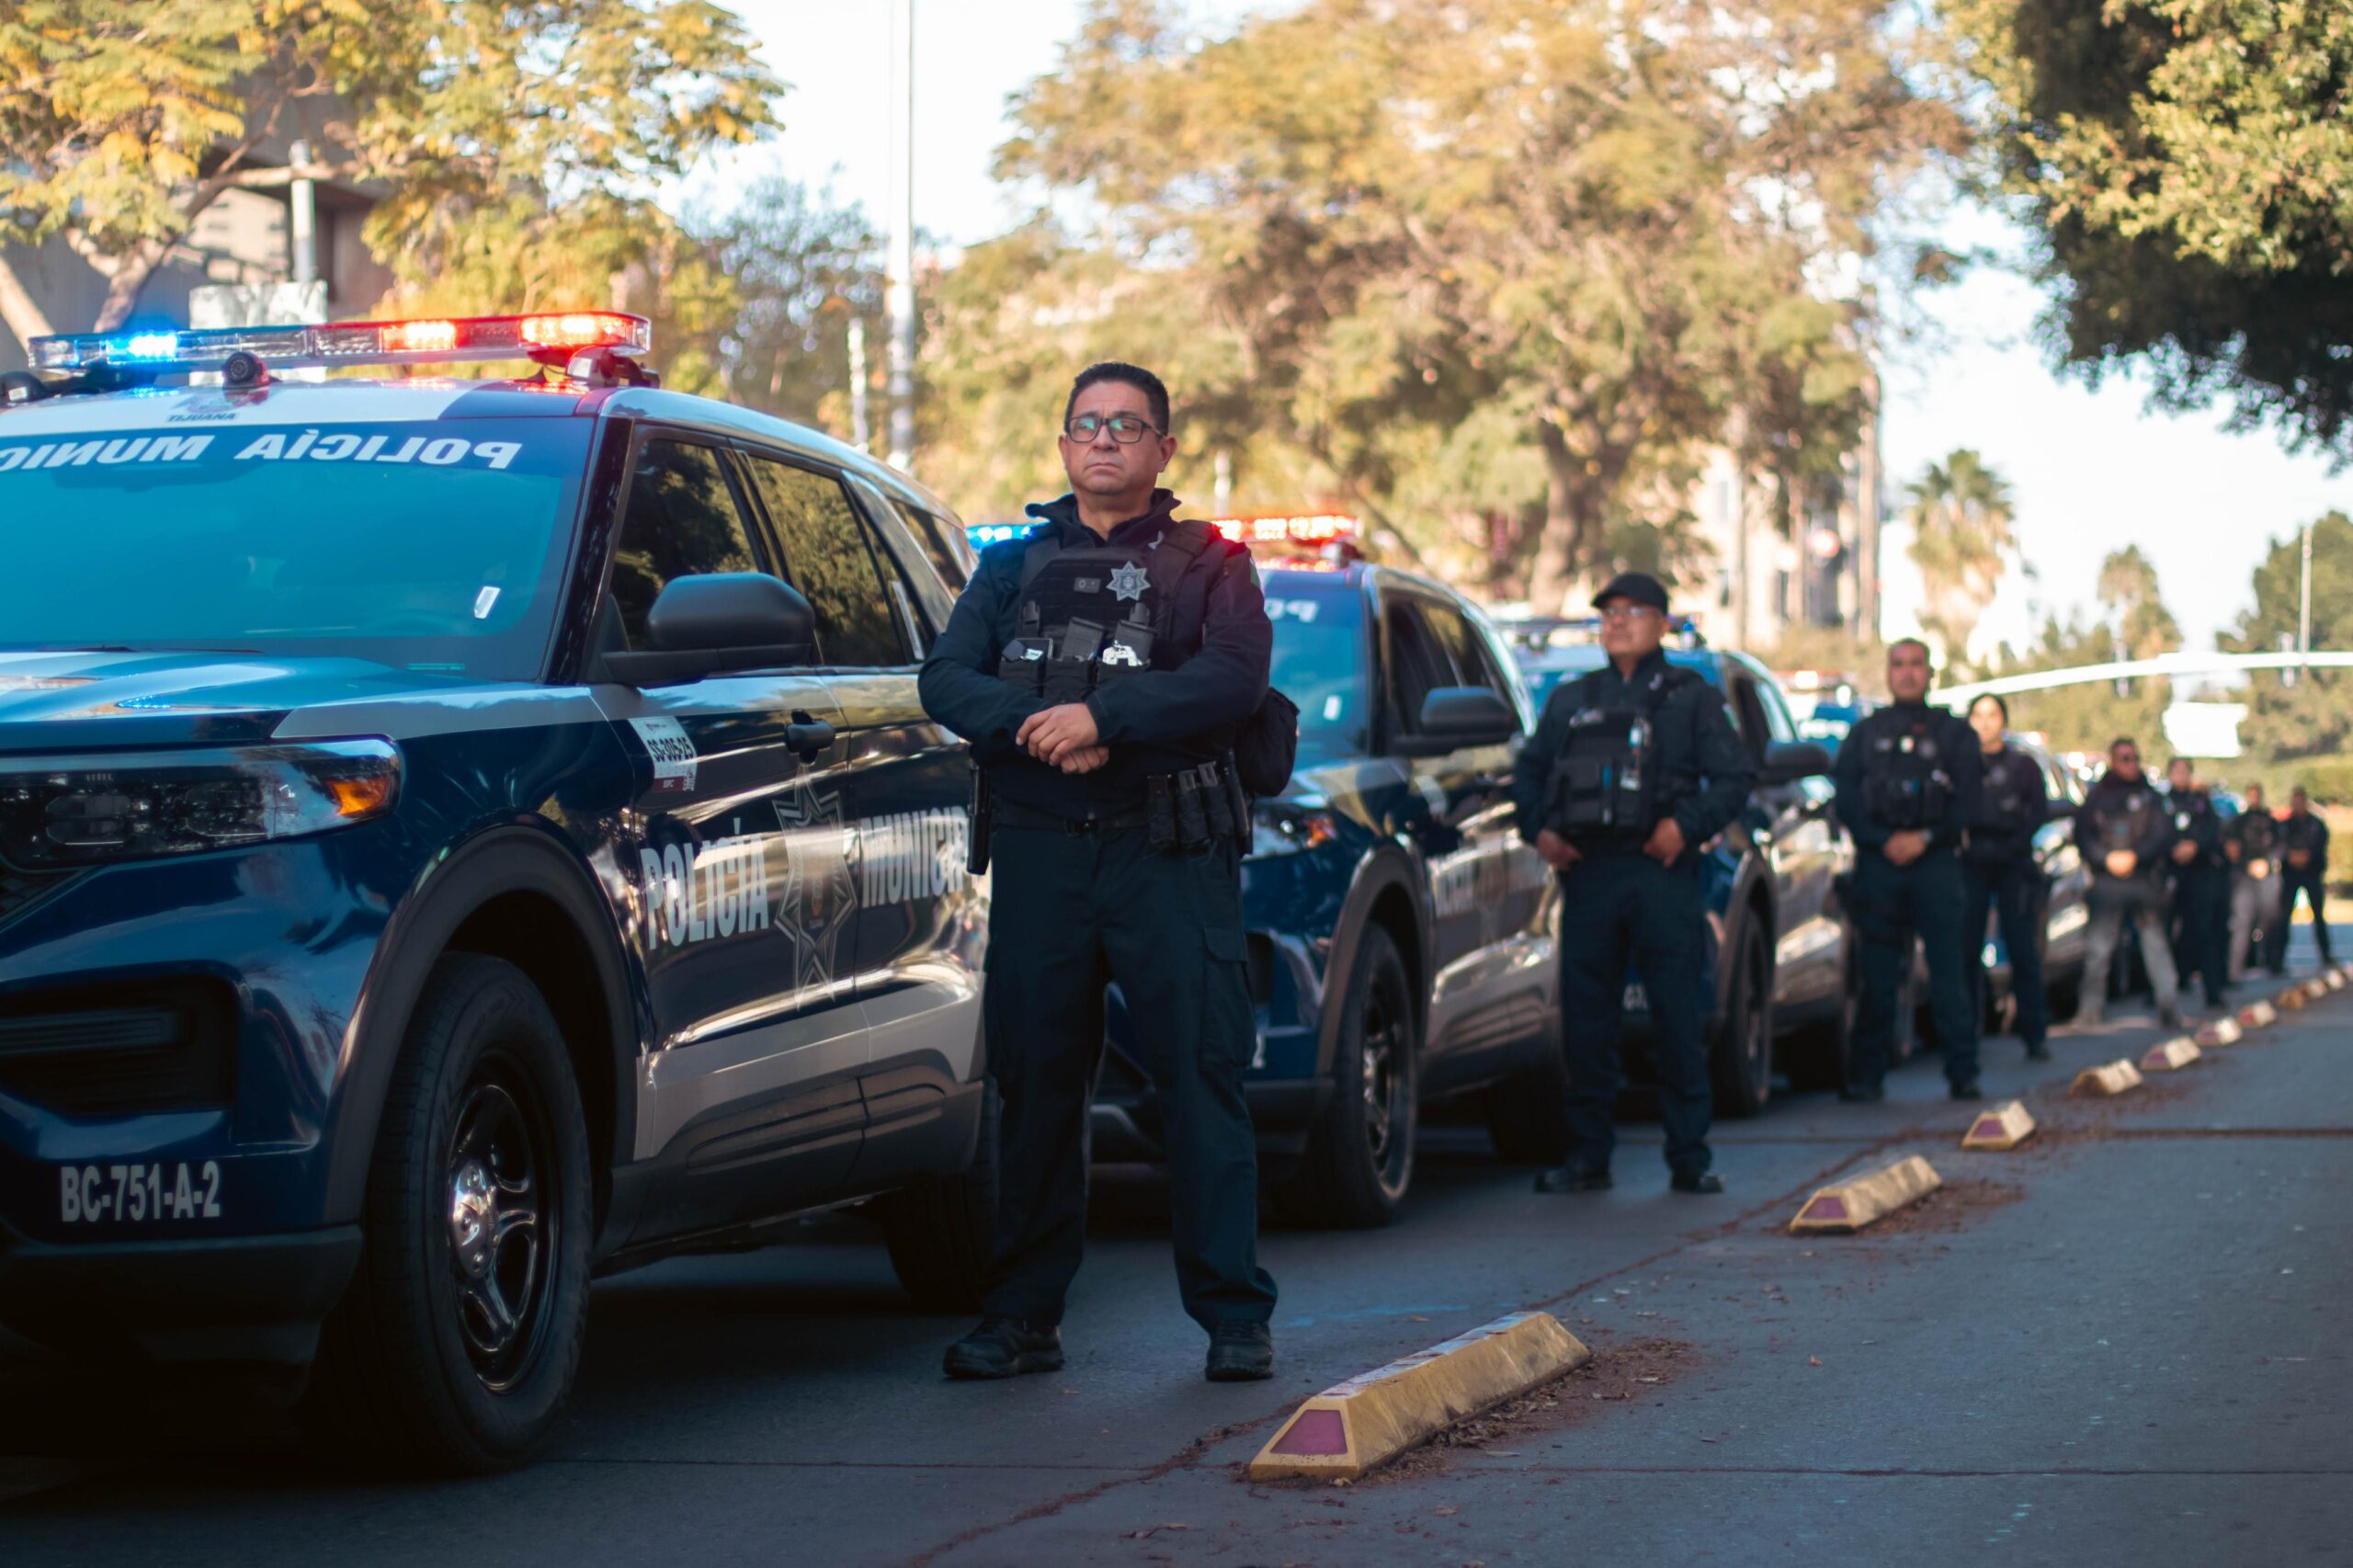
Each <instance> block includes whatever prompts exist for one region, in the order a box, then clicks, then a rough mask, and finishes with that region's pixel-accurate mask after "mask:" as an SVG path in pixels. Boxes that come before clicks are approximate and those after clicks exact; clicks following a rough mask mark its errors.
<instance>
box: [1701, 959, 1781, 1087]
mask: <svg viewBox="0 0 2353 1568" xmlns="http://www.w3.org/2000/svg"><path fill="white" fill-rule="evenodd" d="M1708 1075H1709V1078H1710V1079H1711V1082H1712V1083H1713V1084H1714V1085H1715V1091H1716V1114H1717V1115H1719V1116H1722V1117H1726V1118H1730V1119H1744V1118H1747V1117H1752V1116H1755V1115H1756V1114H1758V1113H1759V1112H1761V1111H1762V1110H1763V1109H1764V1108H1765V1102H1766V1101H1767V1100H1768V1099H1770V1098H1772V1097H1773V968H1772V958H1771V955H1769V954H1768V953H1767V952H1766V950H1765V934H1764V933H1763V932H1761V931H1759V930H1757V929H1756V926H1755V925H1754V924H1753V923H1751V924H1749V925H1748V926H1747V929H1746V930H1745V931H1744V932H1743V933H1742V935H1741V938H1740V947H1739V949H1738V950H1737V954H1736V957H1735V961H1734V968H1733V974H1732V989H1731V990H1730V991H1729V992H1728V993H1727V994H1726V995H1725V998H1724V1016H1723V1017H1722V1019H1720V1020H1719V1021H1718V1023H1717V1026H1716V1038H1715V1040H1714V1043H1713V1044H1712V1045H1711V1046H1710V1048H1709V1051H1708Z"/></svg>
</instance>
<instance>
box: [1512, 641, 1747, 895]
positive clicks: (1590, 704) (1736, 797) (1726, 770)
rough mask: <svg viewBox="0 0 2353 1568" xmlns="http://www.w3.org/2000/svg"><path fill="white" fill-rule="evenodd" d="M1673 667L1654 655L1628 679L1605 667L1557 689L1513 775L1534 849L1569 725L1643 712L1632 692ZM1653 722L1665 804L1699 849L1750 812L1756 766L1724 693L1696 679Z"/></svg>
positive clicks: (1522, 831) (1515, 799)
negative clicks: (1597, 711) (1593, 712)
mask: <svg viewBox="0 0 2353 1568" xmlns="http://www.w3.org/2000/svg"><path fill="white" fill-rule="evenodd" d="M1668 667H1669V666H1668V665H1667V662H1666V655H1665V653H1651V654H1649V655H1648V656H1646V657H1645V658H1643V660H1642V661H1641V662H1640V663H1638V664H1637V665H1635V666H1634V673H1633V674H1632V675H1631V676H1621V675H1620V674H1619V673H1618V666H1617V665H1615V664H1608V665H1602V666H1601V668H1599V669H1597V670H1594V671H1591V672H1589V673H1588V674H1586V675H1583V676H1579V677H1577V678H1576V679H1575V680H1564V681H1563V682H1562V683H1561V684H1560V685H1558V686H1556V687H1553V688H1552V696H1550V697H1548V698H1546V699H1545V700H1544V712H1543V714H1542V716H1541V717H1540V718H1539V719H1538V720H1537V722H1536V733H1535V734H1534V735H1533V736H1532V737H1531V738H1530V739H1529V743H1528V744H1527V745H1526V746H1524V747H1522V748H1521V750H1520V754H1519V764H1518V767H1517V769H1516V770H1515V771H1514V773H1513V776H1512V787H1511V797H1512V806H1513V809H1514V811H1515V812H1516V815H1517V818H1518V824H1519V835H1520V836H1521V837H1522V838H1524V839H1526V840H1527V841H1528V842H1529V843H1530V844H1533V843H1535V842H1536V835H1538V834H1540V833H1541V832H1542V831H1543V830H1544V809H1545V805H1546V803H1547V800H1548V798H1549V796H1550V795H1551V793H1552V767H1553V765H1554V764H1555V763H1557V762H1558V761H1559V760H1560V757H1561V748H1562V746H1563V745H1564V744H1567V742H1568V738H1569V721H1570V720H1572V719H1574V718H1575V717H1576V716H1577V715H1578V714H1579V713H1581V712H1583V711H1585V710H1586V709H1588V708H1634V707H1641V706H1643V704H1642V703H1639V702H1637V701H1636V700H1635V692H1636V691H1637V690H1638V689H1639V688H1640V687H1642V686H1643V685H1644V683H1646V682H1649V681H1652V680H1654V679H1656V678H1658V677H1660V676H1664V675H1665V674H1666V672H1667V670H1668ZM1654 728H1655V729H1656V731H1657V733H1658V762H1659V767H1660V769H1661V777H1662V778H1663V779H1664V780H1665V792H1664V794H1663V796H1662V799H1663V800H1664V801H1665V802H1666V806H1667V814H1668V815H1670V816H1672V817H1673V818H1674V819H1675V825H1676V827H1677V830H1679V831H1680V832H1681V833H1682V835H1683V842H1684V843H1686V844H1688V845H1689V846H1691V847H1692V848H1694V849H1697V848H1698V847H1699V846H1700V845H1702V844H1705V843H1706V842H1707V841H1708V840H1709V839H1711V838H1713V837H1714V836H1715V835H1718V834H1720V833H1722V831H1723V830H1724V829H1725V828H1726V827H1727V826H1729V825H1730V824H1732V822H1733V819H1734V818H1736V817H1738V816H1739V815H1740V813H1741V812H1742V811H1743V810H1744V809H1745V807H1746V806H1747V804H1748V793H1749V791H1750V790H1754V789H1756V762H1755V761H1754V760H1753V759H1752V758H1751V757H1750V756H1749V755H1748V748H1747V747H1746V746H1745V745H1744V744H1741V739H1740V733H1739V732H1738V731H1736V730H1734V729H1733V727H1732V720H1731V718H1730V717H1729V716H1728V715H1726V713H1725V712H1724V703H1723V698H1722V694H1721V693H1719V692H1718V691H1717V690H1716V688H1715V687H1712V686H1710V685H1709V684H1708V683H1707V682H1706V681H1705V680H1703V679H1701V678H1700V677H1699V676H1697V675H1693V676H1691V677H1690V678H1689V679H1688V680H1686V681H1684V682H1683V683H1682V684H1681V685H1679V686H1677V687H1676V688H1674V689H1673V690H1671V691H1669V692H1667V693H1666V695H1665V698H1664V699H1662V700H1661V701H1660V703H1659V705H1658V709H1657V711H1656V713H1655V714H1654Z"/></svg>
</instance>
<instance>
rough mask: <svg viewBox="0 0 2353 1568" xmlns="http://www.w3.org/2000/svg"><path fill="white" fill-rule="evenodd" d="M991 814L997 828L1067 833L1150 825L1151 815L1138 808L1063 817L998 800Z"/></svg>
mask: <svg viewBox="0 0 2353 1568" xmlns="http://www.w3.org/2000/svg"><path fill="white" fill-rule="evenodd" d="M993 814H994V818H995V825H996V826H998V827H1018V828H1035V829H1041V830H1044V831H1046V832H1060V833H1068V834H1082V833H1111V832H1120V831H1122V830H1126V829H1131V828H1139V827H1150V826H1151V825H1152V818H1151V814H1150V813H1149V812H1145V811H1144V810H1143V809H1142V808H1141V807H1138V808H1133V809H1131V810H1128V811H1120V812H1104V813H1103V814H1101V815H1099V816H1091V817H1066V816H1059V815H1057V814H1055V813H1054V812H1041V811H1040V810H1039V809H1038V808H1037V807H1035V806H1025V805H1022V804H1021V803H1020V802H1018V801H998V802H996V807H995V812H994V813H993Z"/></svg>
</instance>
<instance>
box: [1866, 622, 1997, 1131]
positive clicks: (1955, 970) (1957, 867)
mask: <svg viewBox="0 0 2353 1568" xmlns="http://www.w3.org/2000/svg"><path fill="white" fill-rule="evenodd" d="M1887 690H1888V696H1889V697H1890V698H1891V699H1893V700H1892V701H1890V702H1889V703H1888V705H1887V706H1886V707H1884V708H1881V709H1876V710H1873V711H1872V712H1870V714H1868V715H1867V716H1865V717H1864V718H1863V719H1862V720H1861V722H1859V723H1857V724H1856V725H1855V727H1854V728H1853V729H1852V730H1850V731H1848V732H1847V738H1846V740H1845V741H1844V742H1842V743H1840V744H1839V747H1838V759H1837V765H1836V768H1835V769H1834V770H1833V777H1834V778H1836V781H1837V785H1838V820H1839V821H1840V822H1842V823H1844V824H1846V827H1847V832H1848V833H1850V834H1852V835H1854V839H1855V846H1856V851H1857V853H1856V857H1855V871H1854V878H1853V882H1852V886H1851V889H1850V891H1849V892H1848V894H1847V909H1848V913H1849V914H1851V915H1853V916H1854V921H1855V926H1856V927H1857V931H1858V934H1859V936H1860V937H1862V949H1863V953H1862V959H1863V990H1862V1000H1861V1006H1860V1007H1859V1009H1858V1011H1857V1015H1856V1018H1855V1049H1854V1056H1853V1059H1852V1061H1851V1062H1849V1063H1848V1069H1847V1086H1846V1087H1845V1088H1844V1089H1843V1090H1841V1091H1840V1092H1839V1096H1838V1097H1839V1098H1841V1099H1844V1100H1854V1101H1870V1100H1877V1099H1882V1098H1884V1097H1885V1096H1886V1093H1887V1090H1886V1083H1885V1081H1886V1078H1887V1059H1888V1055H1889V1046H1890V1045H1891V1043H1892V1042H1893V1040H1894V1036H1895V1009H1896V1006H1897V1004H1898V1002H1899V1000H1900V999H1901V997H1902V994H1903V992H1904V979H1905V977H1906V974H1907V972H1908V971H1910V969H1911V967H1912V944H1913V937H1914V936H1915V933H1916V935H1917V936H1918V937H1919V942H1920V946H1921V947H1922V948H1923V949H1926V950H1927V957H1928V995H1929V1002H1930V1011H1931V1012H1932V1013H1933V1014H1934V1016H1935V1018H1936V1026H1937V1039H1938V1042H1939V1043H1940V1044H1941V1045H1943V1047H1944V1052H1945V1080H1946V1082H1947V1084H1949V1085H1950V1088H1951V1092H1952V1097H1953V1098H1955V1099H1957V1100H1973V1099H1977V1098H1979V1097H1981V1091H1980V1090H1979V1088H1978V1086H1977V1010H1976V1006H1975V1005H1974V998H1973V994H1972V986H1971V984H1970V971H1971V970H1972V969H1974V968H1975V967H1976V963H1977V954H1978V950H1979V949H1980V948H1982V947H1983V946H1984V929H1985V927H1984V918H1985V916H1984V909H1985V905H1984V902H1983V901H1982V900H1981V901H1980V902H1978V903H1975V904H1974V905H1972V904H1971V903H1970V902H1969V889H1968V879H1967V877H1966V876H1965V875H1964V874H1963V872H1962V869H1961V836H1962V835H1963V833H1964V832H1966V831H1967V828H1968V826H1969V824H1971V823H1973V822H1975V821H1976V820H1977V819H1978V815H1979V805H1978V787H1979V785H1980V783H1981V781H1982V778H1983V774H1984V769H1983V767H1982V766H1981V765H1980V763H1979V761H1978V756H1979V746H1978V741H1977V737H1976V736H1975V735H1974V734H1972V733H1971V732H1970V728H1969V726H1968V725H1967V724H1966V723H1964V722H1962V721H1961V720H1960V719H1958V718H1956V717H1954V716H1953V715H1952V714H1950V713H1948V712H1946V711H1945V710H1943V709H1941V708H1930V707H1929V706H1928V705H1927V695H1928V645H1927V643H1925V642H1921V641H1920V640H1919V639H1917V638H1915V637H1907V638H1904V640H1903V641H1901V642H1896V643H1894V644H1893V645H1891V646H1890V647H1889V649H1888V650H1887ZM1972 910H1973V911H1974V917H1975V920H1976V922H1977V924H1976V926H1975V927H1974V928H1973V929H1972V927H1971V925H1970V915H1971V912H1972Z"/></svg>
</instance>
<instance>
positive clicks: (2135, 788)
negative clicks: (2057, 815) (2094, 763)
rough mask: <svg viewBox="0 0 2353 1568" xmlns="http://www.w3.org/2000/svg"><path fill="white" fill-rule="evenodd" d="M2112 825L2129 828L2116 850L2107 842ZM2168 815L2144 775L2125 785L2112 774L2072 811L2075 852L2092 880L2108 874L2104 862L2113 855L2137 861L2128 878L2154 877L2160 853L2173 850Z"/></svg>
mask: <svg viewBox="0 0 2353 1568" xmlns="http://www.w3.org/2000/svg"><path fill="white" fill-rule="evenodd" d="M2112 822H2114V823H2127V824H2131V825H2130V827H2129V828H2128V829H2127V830H2126V831H2127V833H2128V835H2129V836H2127V837H2126V838H2125V840H2124V842H2122V843H2120V844H2119V843H2114V842H2111V841H2110V839H2109V828H2108V824H2110V823H2112ZM2173 839H2174V825H2173V814H2172V813H2171V812H2167V811H2166V810H2165V799H2164V797H2162V796H2160V795H2159V794H2158V793H2157V791H2156V788H2155V786H2154V785H2152V784H2151V783H2150V782H2149V780H2148V777H2147V776H2146V775H2145V774H2144V775H2143V776H2142V777H2141V778H2138V779H2136V780H2134V781H2133V782H2132V783H2130V784H2127V783H2126V782H2125V781H2124V780H2123V779H2121V778H2118V777H2117V776H2116V775H2115V774H2113V773H2108V774H2103V775H2101V777H2100V781H2099V782H2098V783H2097V784H2095V785H2093V786H2092V787H2091V790H2090V792H2089V793H2088V794H2086V796H2085V797H2084V803H2083V804H2082V805H2081V806H2080V807H2078V808H2076V811H2075V847H2076V848H2077V849H2078V850H2079V851H2081V852H2082V854H2083V857H2084V862H2085V864H2086V865H2088V866H2089V867H2091V869H2092V874H2093V875H2094V876H2096V877H2105V876H2107V875H2108V874H2109V872H2108V856H2109V851H2110V850H2113V849H2130V850H2131V851H2132V853H2133V854H2134V855H2136V856H2138V857H2139V858H2140V864H2139V865H2137V866H2135V867H2134V868H2133V869H2132V874H2133V875H2134V876H2136V877H2138V876H2143V875H2146V874H2148V873H2150V872H2152V871H2154V870H2155V869H2157V867H2158V864H2159V862H2160V860H2161V859H2162V858H2163V857H2164V855H2165V851H2166V850H2168V849H2171V848H2172V847H2173Z"/></svg>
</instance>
